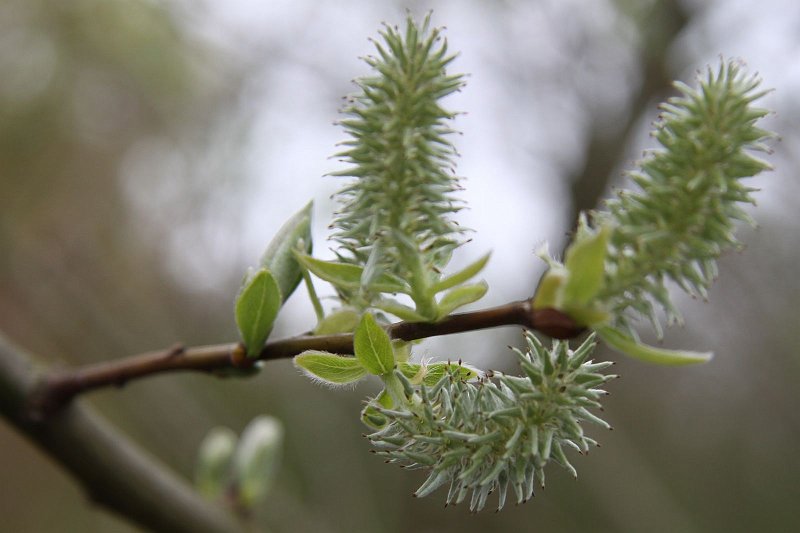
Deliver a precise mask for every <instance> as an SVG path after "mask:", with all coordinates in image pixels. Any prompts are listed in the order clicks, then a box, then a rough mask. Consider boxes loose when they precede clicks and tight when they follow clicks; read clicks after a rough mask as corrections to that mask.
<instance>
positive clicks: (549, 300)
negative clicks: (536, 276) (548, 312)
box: [533, 265, 567, 310]
mask: <svg viewBox="0 0 800 533" xmlns="http://www.w3.org/2000/svg"><path fill="white" fill-rule="evenodd" d="M566 281H567V271H566V269H565V268H564V267H563V266H560V265H551V266H550V268H549V269H548V270H547V272H545V273H544V275H543V276H542V279H541V280H539V286H538V287H537V288H536V295H535V296H534V297H533V308H534V309H537V310H538V309H549V308H553V309H561V303H562V302H563V300H564V284H565V283H566Z"/></svg>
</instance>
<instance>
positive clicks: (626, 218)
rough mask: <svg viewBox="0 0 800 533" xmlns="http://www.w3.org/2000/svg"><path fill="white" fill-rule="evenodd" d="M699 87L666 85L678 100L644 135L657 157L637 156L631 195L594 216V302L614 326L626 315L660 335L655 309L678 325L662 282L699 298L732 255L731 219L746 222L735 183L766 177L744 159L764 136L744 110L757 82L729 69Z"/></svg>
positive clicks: (743, 190)
mask: <svg viewBox="0 0 800 533" xmlns="http://www.w3.org/2000/svg"><path fill="white" fill-rule="evenodd" d="M698 82H699V87H698V88H692V87H689V86H688V85H686V84H683V83H680V82H676V83H675V87H676V88H677V89H678V90H679V91H680V93H681V94H680V96H677V97H674V98H670V99H669V100H668V101H667V103H665V104H662V106H661V110H662V112H661V115H660V116H659V120H658V122H657V123H656V130H655V132H654V136H655V138H656V139H657V140H658V142H659V144H660V145H661V148H659V149H657V150H654V151H652V152H650V153H648V154H646V156H645V158H644V160H643V161H642V162H641V163H640V168H639V170H637V171H634V172H631V173H630V176H631V177H632V178H633V181H634V182H635V183H636V184H637V185H638V186H639V188H640V190H639V191H636V192H634V191H627V190H625V191H621V192H620V193H619V194H618V197H617V198H616V199H613V200H610V201H609V202H608V203H607V208H608V210H607V211H606V212H601V213H594V221H595V224H597V225H600V224H611V225H613V227H614V231H613V233H612V235H611V239H610V243H609V249H608V256H607V260H606V277H605V283H604V287H603V289H602V290H601V291H600V293H599V294H598V296H597V298H598V300H599V301H601V302H603V304H604V305H606V306H607V307H608V309H609V310H610V311H611V315H612V316H613V317H614V321H615V324H614V325H615V326H617V327H621V328H623V329H627V330H628V331H630V330H631V325H630V318H631V314H630V311H634V312H638V313H639V314H643V315H645V316H647V317H649V318H650V320H651V322H652V323H653V325H654V327H655V328H656V331H657V332H658V333H659V334H660V332H661V330H660V325H659V322H658V319H657V318H656V308H655V304H656V303H657V304H659V305H660V306H661V307H663V309H664V310H665V311H666V313H667V318H668V321H669V322H675V321H679V320H680V315H679V313H678V311H677V310H676V309H675V307H674V306H673V305H672V303H671V300H670V297H669V294H668V291H667V288H666V286H665V281H666V280H672V281H673V282H675V283H676V284H678V286H680V287H681V288H682V289H683V290H685V291H686V292H688V293H689V294H691V295H698V296H701V297H705V296H706V291H707V289H708V287H709V285H710V284H711V282H712V281H713V279H714V278H715V277H716V275H717V264H716V260H717V259H718V258H719V257H720V255H721V254H723V253H724V252H726V251H728V250H731V249H735V248H737V247H738V246H739V242H738V240H737V239H736V237H735V236H734V229H735V223H736V222H737V221H739V220H743V221H746V222H748V223H752V220H751V219H750V217H749V216H748V215H747V213H746V212H745V211H744V210H743V209H742V205H743V204H748V203H750V204H753V203H755V202H754V200H753V197H752V196H751V194H750V193H751V192H753V191H755V190H757V189H753V188H751V187H747V186H745V185H744V184H743V183H742V181H741V180H742V178H747V177H751V176H754V175H755V174H758V173H759V172H761V171H764V170H767V169H770V168H771V167H770V165H769V164H768V163H766V162H764V161H762V160H760V159H758V158H756V157H753V156H752V155H751V154H750V153H749V152H750V151H769V149H768V148H767V147H766V145H765V144H764V141H765V140H767V139H769V138H770V137H772V134H771V133H770V132H768V131H765V130H762V129H760V128H758V127H757V126H756V125H755V123H756V121H757V120H758V119H760V118H762V117H764V116H765V115H767V114H768V111H767V110H765V109H761V108H757V107H753V106H752V105H751V104H752V102H753V101H755V100H757V99H759V98H761V97H762V96H763V95H764V94H765V93H766V91H759V90H758V86H759V84H760V80H759V79H758V78H757V77H756V76H748V75H747V74H745V73H744V72H743V70H742V67H741V65H740V64H739V63H737V62H734V61H729V62H721V64H720V67H719V69H717V70H716V71H715V70H713V69H711V68H709V69H708V70H707V71H706V73H705V75H702V74H701V75H699V76H698Z"/></svg>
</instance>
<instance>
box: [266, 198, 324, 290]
mask: <svg viewBox="0 0 800 533" xmlns="http://www.w3.org/2000/svg"><path fill="white" fill-rule="evenodd" d="M312 207H313V202H309V203H308V204H306V206H305V207H303V209H301V210H300V211H298V212H297V213H295V214H294V215H292V217H291V218H289V219H288V220H287V221H286V222H285V223H284V224H283V226H281V229H279V230H278V233H276V234H275V237H273V238H272V241H271V242H270V244H269V246H268V247H267V250H266V251H265V252H264V255H263V256H261V266H262V267H264V268H266V269H267V270H269V271H270V273H272V277H273V278H275V281H276V282H277V283H278V286H279V287H280V288H281V296H282V298H283V300H282V301H284V302H285V301H286V300H288V299H289V296H291V295H292V293H293V292H294V290H295V289H296V288H297V286H298V285H299V284H300V281H301V280H302V279H303V272H302V270H301V268H300V265H299V264H298V262H297V258H295V255H294V250H297V249H298V248H300V249H301V250H302V251H304V252H306V253H308V254H310V253H311V248H312V244H311V208H312Z"/></svg>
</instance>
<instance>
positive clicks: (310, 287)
mask: <svg viewBox="0 0 800 533" xmlns="http://www.w3.org/2000/svg"><path fill="white" fill-rule="evenodd" d="M301 268H302V267H301ZM302 271H303V281H304V282H305V284H306V290H307V291H308V298H309V299H310V300H311V305H313V306H314V313H315V314H316V315H317V322H320V321H322V319H323V318H325V310H324V309H323V308H322V303H321V302H320V301H319V296H317V290H316V289H315V288H314V282H313V281H312V280H311V275H310V274H309V273H308V269H306V268H302Z"/></svg>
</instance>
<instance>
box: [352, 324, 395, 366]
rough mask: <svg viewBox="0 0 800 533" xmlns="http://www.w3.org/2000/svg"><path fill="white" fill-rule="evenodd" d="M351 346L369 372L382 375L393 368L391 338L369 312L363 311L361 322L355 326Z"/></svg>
mask: <svg viewBox="0 0 800 533" xmlns="http://www.w3.org/2000/svg"><path fill="white" fill-rule="evenodd" d="M353 347H354V351H355V352H356V358H357V359H358V360H359V361H361V364H362V365H363V366H364V368H366V369H367V371H368V372H369V373H370V374H375V375H377V376H383V375H386V374H388V373H389V372H391V371H392V369H393V368H394V352H393V351H392V340H391V339H390V338H389V334H388V333H386V330H384V329H383V328H382V327H381V326H380V325H378V323H377V322H376V321H375V317H373V316H372V315H371V314H370V313H365V314H364V316H363V317H362V318H361V323H360V324H359V325H358V327H357V328H356V333H355V336H354V339H353Z"/></svg>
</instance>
